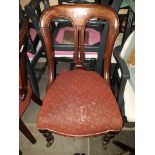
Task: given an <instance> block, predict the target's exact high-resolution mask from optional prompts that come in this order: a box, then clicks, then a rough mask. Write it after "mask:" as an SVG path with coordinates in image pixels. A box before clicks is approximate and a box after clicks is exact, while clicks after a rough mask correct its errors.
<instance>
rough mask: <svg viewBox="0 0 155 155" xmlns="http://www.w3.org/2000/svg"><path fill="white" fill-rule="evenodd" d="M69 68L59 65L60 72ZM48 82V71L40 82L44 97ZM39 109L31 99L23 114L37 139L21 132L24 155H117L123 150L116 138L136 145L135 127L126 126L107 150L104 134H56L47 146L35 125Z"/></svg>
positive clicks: (41, 93) (41, 92)
mask: <svg viewBox="0 0 155 155" xmlns="http://www.w3.org/2000/svg"><path fill="white" fill-rule="evenodd" d="M62 66H63V67H62ZM67 68H69V66H68V64H60V65H58V72H61V71H64V70H66V69H67ZM46 84H47V71H46V72H45V74H44V75H43V76H42V78H41V80H40V82H39V89H40V96H41V98H42V99H43V97H44V94H45V87H46ZM39 109H40V107H39V106H38V105H37V104H35V103H34V102H33V101H31V103H30V105H29V107H28V108H27V110H26V112H25V113H24V115H23V116H22V119H23V121H24V122H25V124H26V126H27V127H28V128H29V130H30V131H31V132H32V134H33V135H34V137H35V138H36V139H37V142H36V144H34V145H33V144H31V142H29V140H28V139H27V138H26V137H25V136H24V135H23V134H22V133H21V132H20V137H19V144H20V150H21V151H22V155H74V153H84V154H85V155H117V154H119V153H121V152H123V150H122V149H120V148H119V147H118V146H116V145H114V144H113V143H112V141H113V140H114V139H116V140H118V141H120V142H123V143H125V144H127V145H129V146H131V147H134V143H135V130H134V128H126V127H124V128H123V130H122V131H121V132H120V133H119V134H118V135H117V136H115V138H114V139H112V141H111V142H110V143H109V144H108V145H107V149H106V150H104V149H103V146H102V142H101V138H102V136H98V137H93V138H82V139H75V138H68V137H63V136H59V135H54V137H55V141H54V143H53V145H52V146H51V147H49V148H47V147H46V141H45V138H44V137H43V136H42V134H41V133H39V131H38V130H37V128H36V126H35V122H36V119H37V115H38V111H39Z"/></svg>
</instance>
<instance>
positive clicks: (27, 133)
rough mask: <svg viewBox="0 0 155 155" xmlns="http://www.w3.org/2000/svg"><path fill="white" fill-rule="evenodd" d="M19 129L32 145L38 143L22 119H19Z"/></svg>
mask: <svg viewBox="0 0 155 155" xmlns="http://www.w3.org/2000/svg"><path fill="white" fill-rule="evenodd" d="M19 129H20V131H21V132H22V133H23V134H24V135H25V137H27V138H28V139H29V140H30V142H31V143H32V144H35V143H36V139H35V138H34V136H33V135H32V134H31V132H30V131H29V129H28V128H27V127H26V125H25V124H24V122H23V121H22V120H21V119H19Z"/></svg>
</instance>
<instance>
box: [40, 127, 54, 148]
mask: <svg viewBox="0 0 155 155" xmlns="http://www.w3.org/2000/svg"><path fill="white" fill-rule="evenodd" d="M39 131H40V132H41V133H42V135H43V136H44V137H45V138H46V142H47V144H46V146H47V147H50V146H51V145H52V144H53V142H54V136H53V135H52V132H50V131H47V130H39Z"/></svg>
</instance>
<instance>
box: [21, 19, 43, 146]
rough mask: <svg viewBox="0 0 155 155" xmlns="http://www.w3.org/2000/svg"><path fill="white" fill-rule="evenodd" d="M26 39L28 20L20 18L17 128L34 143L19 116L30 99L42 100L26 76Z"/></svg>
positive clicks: (40, 103) (32, 137)
mask: <svg viewBox="0 0 155 155" xmlns="http://www.w3.org/2000/svg"><path fill="white" fill-rule="evenodd" d="M27 39H28V20H26V19H25V20H22V21H21V23H20V33H19V49H20V52H19V129H20V131H21V132H22V133H23V134H24V135H25V136H26V137H27V138H28V139H29V140H30V141H31V143H33V144H34V143H35V142H36V139H35V138H34V136H33V135H32V134H31V132H30V131H29V130H28V128H27V127H26V126H25V124H24V122H23V121H22V119H21V117H22V115H23V113H24V112H25V110H26V109H27V107H28V105H29V104H30V101H31V99H32V100H33V101H34V102H36V103H37V104H38V105H42V101H41V100H40V99H39V98H37V97H36V96H35V95H34V93H33V91H32V87H31V84H30V82H29V81H28V78H27V72H26V61H27V59H28V58H27Z"/></svg>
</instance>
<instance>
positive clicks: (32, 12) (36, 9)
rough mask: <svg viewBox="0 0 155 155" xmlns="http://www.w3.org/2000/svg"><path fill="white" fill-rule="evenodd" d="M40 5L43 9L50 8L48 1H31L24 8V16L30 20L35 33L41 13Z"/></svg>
mask: <svg viewBox="0 0 155 155" xmlns="http://www.w3.org/2000/svg"><path fill="white" fill-rule="evenodd" d="M41 3H43V7H44V9H46V8H49V6H50V5H49V0H31V1H30V3H29V4H28V5H26V6H25V11H26V14H27V15H28V16H29V18H30V19H31V21H32V23H33V26H34V27H35V29H36V30H37V31H39V20H40V16H41V13H42V10H41V6H40V5H41ZM44 9H43V10H44Z"/></svg>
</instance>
